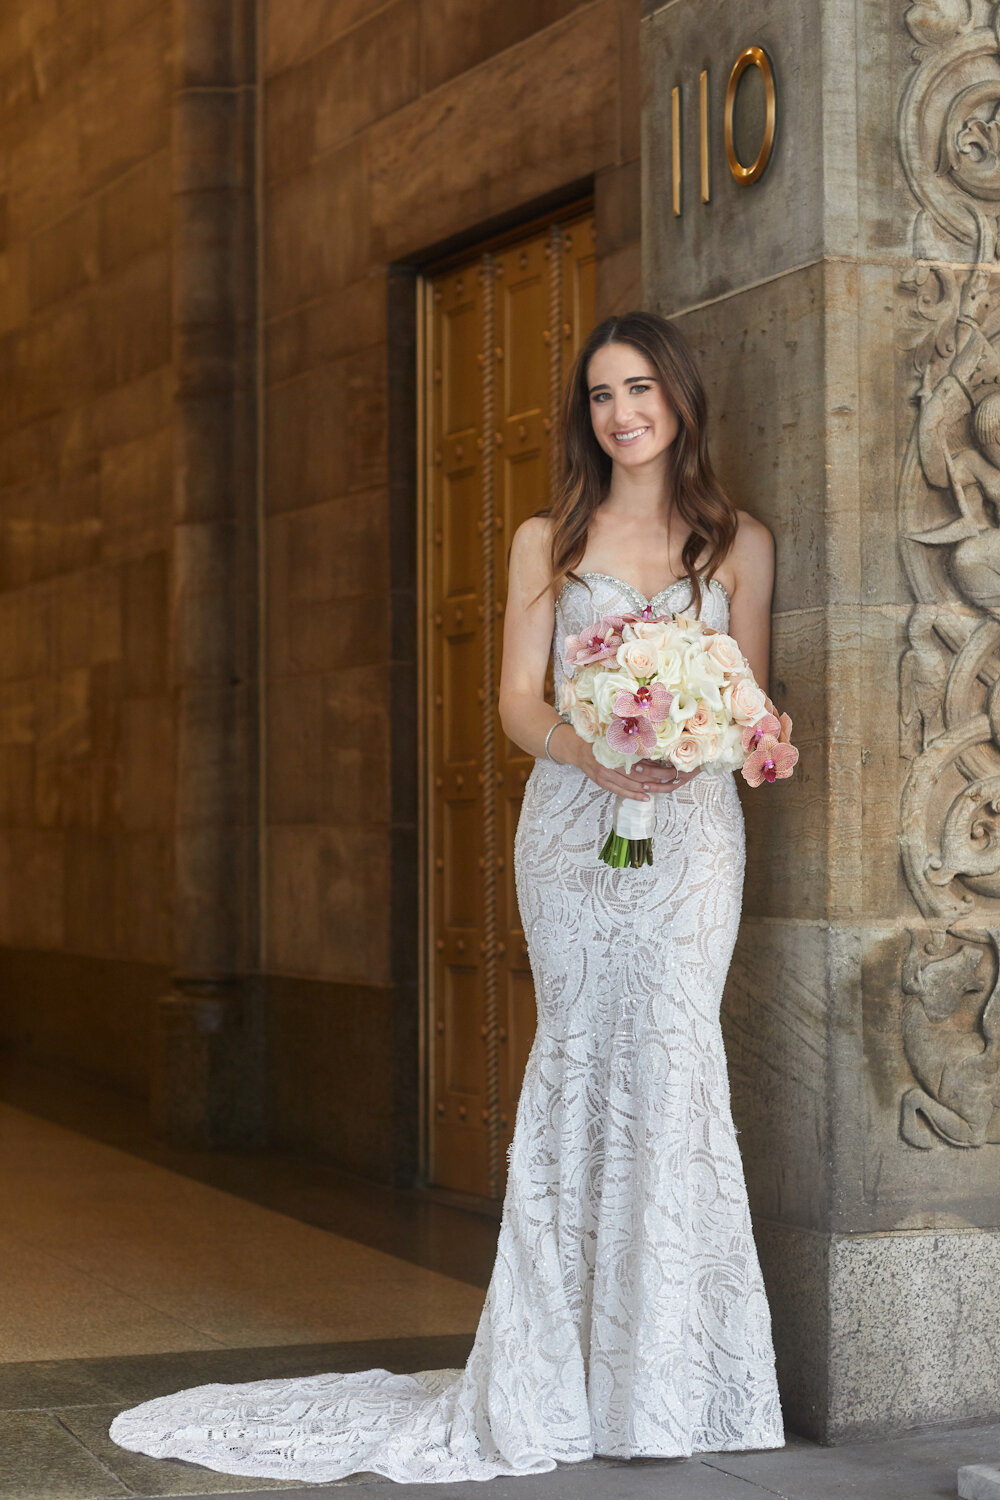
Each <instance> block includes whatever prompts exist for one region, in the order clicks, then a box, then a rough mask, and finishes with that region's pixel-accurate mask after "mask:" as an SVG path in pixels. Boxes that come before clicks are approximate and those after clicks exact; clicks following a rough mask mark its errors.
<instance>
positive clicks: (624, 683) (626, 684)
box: [592, 672, 635, 724]
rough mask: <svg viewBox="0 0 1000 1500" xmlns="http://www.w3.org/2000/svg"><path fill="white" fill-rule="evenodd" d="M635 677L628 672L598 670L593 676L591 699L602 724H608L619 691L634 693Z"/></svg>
mask: <svg viewBox="0 0 1000 1500" xmlns="http://www.w3.org/2000/svg"><path fill="white" fill-rule="evenodd" d="M634 692H635V678H634V677H630V676H629V674H628V672H598V673H597V675H596V676H595V678H594V689H593V694H592V701H593V704H594V707H595V708H596V709H597V713H598V716H599V718H600V720H601V723H602V724H609V723H610V722H611V719H612V716H613V714H614V703H615V698H616V697H617V696H618V694H619V693H634Z"/></svg>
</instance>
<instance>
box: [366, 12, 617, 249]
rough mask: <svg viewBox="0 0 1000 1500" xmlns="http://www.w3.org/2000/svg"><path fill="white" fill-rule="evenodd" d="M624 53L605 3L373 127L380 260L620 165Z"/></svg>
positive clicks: (374, 239) (375, 223)
mask: <svg viewBox="0 0 1000 1500" xmlns="http://www.w3.org/2000/svg"><path fill="white" fill-rule="evenodd" d="M618 47H619V29H618V7H617V3H616V0H598V3H596V4H593V5H589V6H586V7H585V8H583V9H581V10H580V11H579V13H578V14H576V15H573V16H570V17H568V18H567V19H566V20H565V21H562V22H560V23H559V24H558V25H554V26H550V27H548V28H547V29H546V30H545V31H542V32H539V33H537V34H536V35H535V36H533V37H529V38H528V39H527V41H525V42H522V43H521V44H520V45H519V46H517V47H510V48H508V49H507V50H506V51H505V52H501V53H499V54H498V55H497V56H495V57H493V58H491V59H490V60H489V61H488V62H484V63H483V64H482V65H481V66H480V67H478V68H477V69H475V71H474V72H472V73H469V74H464V75H462V76H461V77H458V78H455V79H453V80H452V81H451V82H449V83H447V84H443V85H442V86H441V87H440V88H438V89H435V90H434V91H433V92H432V93H429V94H425V95H424V96H423V97H422V98H420V99H419V100H417V101H416V102H414V103H413V104H410V105H408V106H407V107H406V108H405V109H402V110H398V111H397V112H396V113H395V114H394V115H393V116H392V117H391V118H390V119H387V120H383V121H380V122H379V123H377V124H375V125H373V126H372V128H371V129H370V131H369V132H368V133H367V134H368V141H369V148H370V156H369V164H370V178H369V184H370V192H371V217H372V252H373V254H374V255H376V256H377V257H378V258H379V259H380V260H394V259H396V258H398V257H400V256H405V255H408V254H413V253H414V252H415V251H418V250H422V249H426V247H427V246H428V245H432V244H434V243H435V242H436V241H437V240H440V239H444V238H445V237H446V236H448V235H451V234H453V233H454V227H455V224H456V222H458V223H466V224H474V223H483V222H486V221H487V220H489V219H490V218H492V217H494V216H495V215H498V214H503V213H507V212H510V211H512V210H514V209H520V208H521V207H522V205H523V204H524V203H526V202H529V201H530V200H531V199H533V198H536V197H540V196H542V195H543V194H545V193H551V192H554V191H556V190H558V189H560V188H563V187H564V186H565V184H566V183H567V182H572V181H574V180H575V179H576V178H583V177H587V176H589V175H590V174H591V173H592V172H595V171H597V170H598V169H599V168H600V167H602V166H605V165H608V164H610V163H612V162H614V161H615V160H616V157H617V146H618V142H617V116H618V104H617V93H618ZM473 140H474V141H475V142H476V149H475V150H471V149H470V146H469V143H470V141H473ZM553 141H558V142H559V149H558V150H554V149H553Z"/></svg>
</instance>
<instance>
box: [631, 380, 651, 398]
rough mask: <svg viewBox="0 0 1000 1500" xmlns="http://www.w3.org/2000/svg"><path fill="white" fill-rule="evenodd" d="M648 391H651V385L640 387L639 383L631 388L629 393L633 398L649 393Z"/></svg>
mask: <svg viewBox="0 0 1000 1500" xmlns="http://www.w3.org/2000/svg"><path fill="white" fill-rule="evenodd" d="M648 390H649V385H648V384H645V385H640V384H639V383H638V382H637V383H636V384H635V385H631V386H629V391H630V393H631V394H632V395H633V396H641V395H642V393H643V391H648Z"/></svg>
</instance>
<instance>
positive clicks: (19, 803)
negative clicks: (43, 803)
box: [0, 744, 35, 828]
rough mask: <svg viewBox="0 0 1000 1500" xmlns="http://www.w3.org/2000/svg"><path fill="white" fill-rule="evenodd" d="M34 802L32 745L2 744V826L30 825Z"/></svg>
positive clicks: (0, 745)
mask: <svg viewBox="0 0 1000 1500" xmlns="http://www.w3.org/2000/svg"><path fill="white" fill-rule="evenodd" d="M34 805H35V754H34V750H33V748H32V747H31V745H27V744H22V745H7V744H0V827H3V828H27V827H30V826H31V823H32V821H33V818H34Z"/></svg>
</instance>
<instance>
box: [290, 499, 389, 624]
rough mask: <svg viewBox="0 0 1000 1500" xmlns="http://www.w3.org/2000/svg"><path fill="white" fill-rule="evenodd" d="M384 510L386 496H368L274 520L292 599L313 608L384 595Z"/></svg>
mask: <svg viewBox="0 0 1000 1500" xmlns="http://www.w3.org/2000/svg"><path fill="white" fill-rule="evenodd" d="M387 509H388V507H387V496H386V493H385V491H384V490H370V491H367V492H366V493H365V494H364V495H362V496H341V497H340V498H338V499H335V500H327V501H325V502H323V503H322V504H320V505H311V506H308V507H306V508H305V509H302V510H294V511H289V512H288V513H287V514H286V515H285V516H282V517H276V518H275V522H276V527H280V528H281V529H282V530H283V531H284V541H283V546H282V549H281V553H280V556H281V559H282V561H283V562H284V564H285V571H284V574H283V577H284V582H285V584H286V586H287V588H288V591H289V594H290V597H291V598H292V599H293V600H295V601H297V602H298V601H301V602H302V603H309V604H317V603H321V602H323V601H326V600H334V599H349V598H351V597H352V596H353V595H357V594H359V593H361V594H373V593H378V592H380V591H381V590H388V587H389V558H388V549H389V538H388V520H387Z"/></svg>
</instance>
